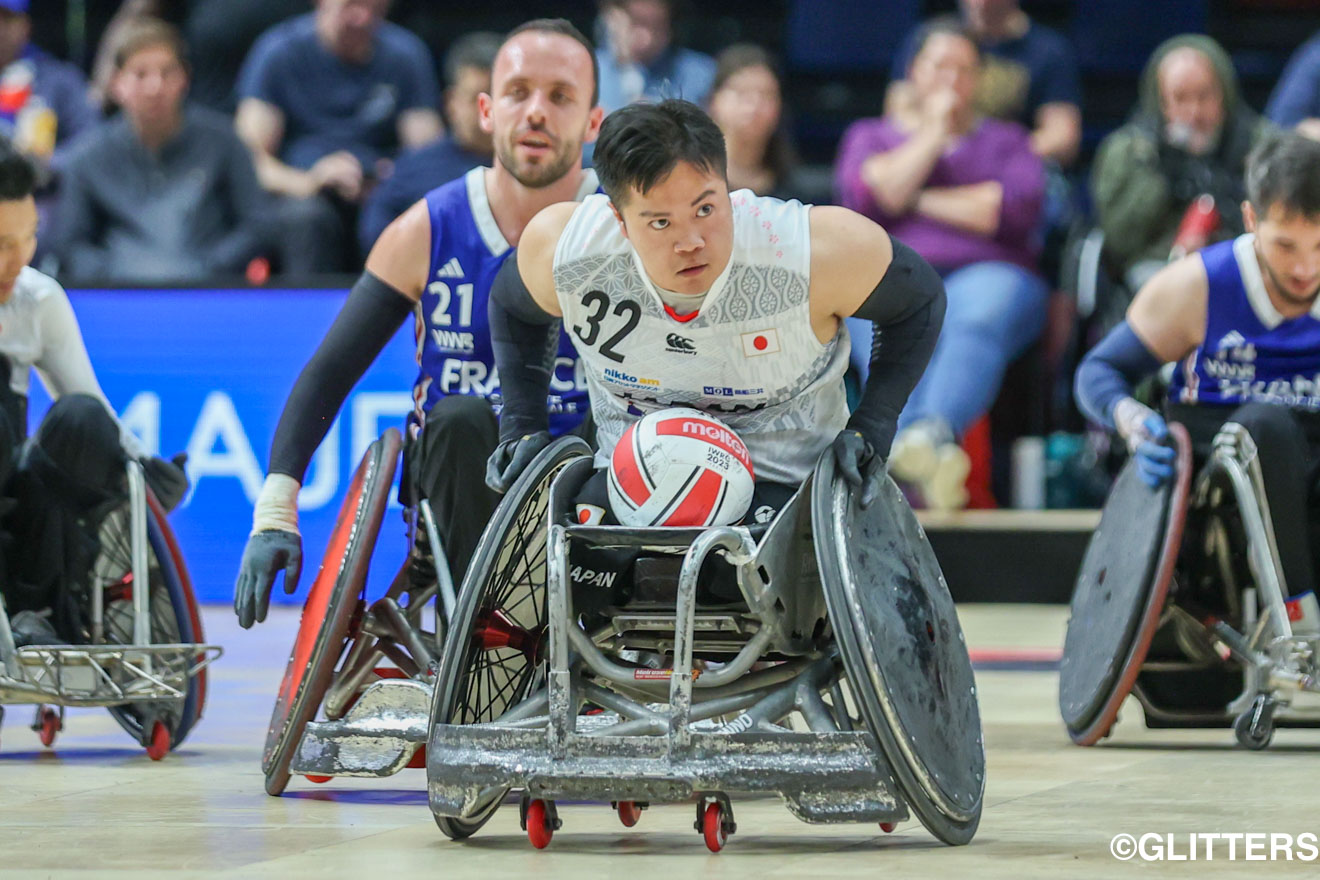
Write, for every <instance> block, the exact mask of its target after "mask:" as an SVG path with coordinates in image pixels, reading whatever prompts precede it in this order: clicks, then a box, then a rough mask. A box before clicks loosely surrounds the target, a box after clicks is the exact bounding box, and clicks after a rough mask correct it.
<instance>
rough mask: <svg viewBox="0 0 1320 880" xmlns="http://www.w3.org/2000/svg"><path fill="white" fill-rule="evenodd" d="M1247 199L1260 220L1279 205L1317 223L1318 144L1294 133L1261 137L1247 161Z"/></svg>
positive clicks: (1319, 195)
mask: <svg viewBox="0 0 1320 880" xmlns="http://www.w3.org/2000/svg"><path fill="white" fill-rule="evenodd" d="M1247 198H1248V199H1250V200H1251V206H1252V207H1253V208H1255V209H1256V213H1257V214H1259V215H1260V216H1261V217H1262V218H1263V217H1265V215H1266V214H1268V213H1269V209H1270V206H1271V205H1280V206H1281V207H1282V208H1283V210H1284V211H1285V212H1286V213H1289V214H1292V213H1298V214H1301V215H1302V216H1303V217H1306V218H1308V219H1320V142H1316V141H1313V140H1311V139H1310V138H1308V137H1305V136H1303V135H1300V134H1298V133H1297V132H1294V131H1289V132H1281V133H1277V134H1273V135H1269V136H1267V137H1265V138H1264V139H1263V140H1262V141H1261V142H1260V143H1258V144H1257V145H1256V148H1255V149H1253V150H1252V151H1251V155H1250V156H1248V157H1247Z"/></svg>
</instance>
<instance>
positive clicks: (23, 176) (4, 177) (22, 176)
mask: <svg viewBox="0 0 1320 880" xmlns="http://www.w3.org/2000/svg"><path fill="white" fill-rule="evenodd" d="M36 189H37V168H36V166H35V165H33V164H32V162H31V160H29V159H28V157H27V156H24V155H23V154H22V153H20V152H19V151H18V150H16V149H14V145H13V144H11V143H10V142H9V141H8V140H6V139H4V138H0V202H16V201H19V200H20V199H25V198H27V197H28V196H30V195H32V193H34V192H35V191H36Z"/></svg>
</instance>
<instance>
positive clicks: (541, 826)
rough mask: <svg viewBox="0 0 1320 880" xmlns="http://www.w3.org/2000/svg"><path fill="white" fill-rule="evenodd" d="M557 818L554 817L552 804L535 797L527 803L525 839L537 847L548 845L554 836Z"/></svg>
mask: <svg viewBox="0 0 1320 880" xmlns="http://www.w3.org/2000/svg"><path fill="white" fill-rule="evenodd" d="M558 825H559V820H558V818H556V817H554V806H553V805H552V804H547V802H546V801H543V800H541V799H540V798H537V799H535V800H532V801H529V802H528V804H527V839H528V840H529V841H531V844H532V846H534V847H536V848H537V849H545V848H546V847H547V846H549V845H550V838H552V837H554V836H555V828H556V827H558Z"/></svg>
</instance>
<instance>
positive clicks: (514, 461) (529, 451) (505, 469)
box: [486, 431, 550, 495]
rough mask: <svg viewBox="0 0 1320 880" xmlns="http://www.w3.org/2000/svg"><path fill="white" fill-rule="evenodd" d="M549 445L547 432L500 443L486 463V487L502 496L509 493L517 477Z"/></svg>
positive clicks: (548, 433)
mask: <svg viewBox="0 0 1320 880" xmlns="http://www.w3.org/2000/svg"><path fill="white" fill-rule="evenodd" d="M549 445H550V432H549V431H537V432H536V433H535V434H524V435H522V436H521V437H518V438H516V439H513V440H504V441H502V442H501V443H500V445H499V446H496V447H495V451H494V452H492V453H491V455H490V459H489V460H488V461H487V462H486V485H487V486H489V487H490V488H491V490H492V491H495V492H499V493H500V494H501V495H503V494H504V493H505V492H507V491H509V487H510V486H512V485H513V484H514V482H515V481H516V480H517V479H518V475H519V474H521V473H522V472H523V471H525V470H527V466H528V465H529V464H531V463H532V459H534V458H536V456H537V454H538V453H539V452H540V451H541V450H542V449H545V448H546V447H547V446H549Z"/></svg>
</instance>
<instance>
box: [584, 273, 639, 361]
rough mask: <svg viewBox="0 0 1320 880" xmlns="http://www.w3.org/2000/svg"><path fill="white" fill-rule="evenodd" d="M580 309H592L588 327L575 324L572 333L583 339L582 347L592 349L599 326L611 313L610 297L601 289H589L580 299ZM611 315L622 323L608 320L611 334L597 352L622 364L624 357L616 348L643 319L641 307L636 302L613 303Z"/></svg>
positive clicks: (596, 338) (588, 317)
mask: <svg viewBox="0 0 1320 880" xmlns="http://www.w3.org/2000/svg"><path fill="white" fill-rule="evenodd" d="M582 306H583V308H586V309H590V310H591V311H590V313H589V314H588V315H587V324H586V326H585V327H583V326H582V325H581V324H574V325H573V333H574V334H575V335H576V336H577V338H578V339H580V340H582V344H583V345H588V346H594V345H595V344H596V342H597V340H599V339H600V335H601V329H602V327H601V325H602V323H603V322H605V320H606V316H607V314H609V312H610V298H609V297H608V296H606V295H605V292H604V291H602V290H590V291H587V294H586V295H585V296H584V297H582ZM613 314H614V317H616V318H622V319H623V322H622V323H619V322H618V321H615V320H613V319H611V320H610V321H609V324H610V327H609V328H606V329H607V330H608V329H612V330H614V333H613V334H612V335H611V336H610V337H609V338H607V339H606V340H605V341H604V342H601V344H600V353H601V354H603V355H605V357H607V358H609V359H610V360H612V361H615V362H616V363H623V358H624V356H623V355H621V354H619V352H618V350H617V349H615V346H616V345H618V344H619V343H620V342H622V341H623V340H625V339H627V338H628V334H629V333H632V332H633V331H634V330H636V329H637V323H638V322H639V321H641V319H642V307H641V306H639V305H638V304H637V303H635V302H628V301H624V302H620V303H615V304H614V312H613Z"/></svg>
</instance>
